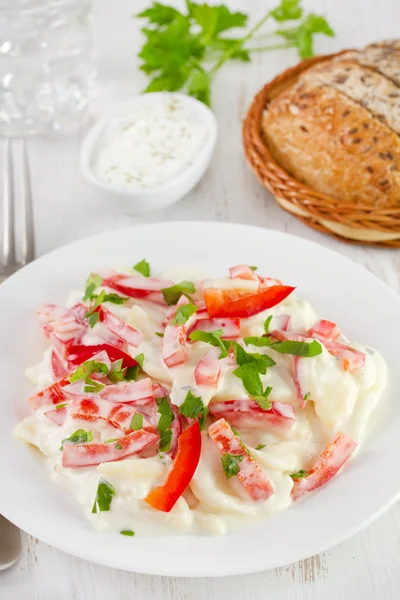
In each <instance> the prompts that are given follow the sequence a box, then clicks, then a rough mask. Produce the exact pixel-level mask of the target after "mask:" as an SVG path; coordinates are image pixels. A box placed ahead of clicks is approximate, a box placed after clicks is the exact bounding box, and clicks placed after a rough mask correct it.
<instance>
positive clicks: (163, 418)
mask: <svg viewBox="0 0 400 600" xmlns="http://www.w3.org/2000/svg"><path fill="white" fill-rule="evenodd" d="M158 400H160V402H159V404H158V411H157V412H158V414H159V415H160V418H159V421H158V425H157V428H158V432H159V434H160V452H168V450H169V449H170V447H171V441H172V429H171V423H172V421H174V419H175V416H174V413H173V412H172V408H171V406H170V404H169V401H168V398H167V397H165V398H159V399H158Z"/></svg>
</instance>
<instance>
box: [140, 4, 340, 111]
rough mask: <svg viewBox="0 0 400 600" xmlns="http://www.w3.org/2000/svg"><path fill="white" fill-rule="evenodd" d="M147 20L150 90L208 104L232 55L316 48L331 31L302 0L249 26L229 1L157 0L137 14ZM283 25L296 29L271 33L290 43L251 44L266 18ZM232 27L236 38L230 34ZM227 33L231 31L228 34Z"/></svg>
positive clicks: (143, 53)
mask: <svg viewBox="0 0 400 600" xmlns="http://www.w3.org/2000/svg"><path fill="white" fill-rule="evenodd" d="M137 16H138V17H139V18H141V19H146V20H147V27H143V28H142V30H141V31H142V33H143V35H144V37H145V43H144V45H143V47H142V49H141V51H140V53H139V57H140V58H141V59H142V61H143V62H142V64H141V67H140V69H141V70H142V71H143V72H144V73H146V74H147V75H149V76H150V77H151V80H150V82H149V85H148V86H147V88H146V90H145V91H146V92H153V91H162V90H168V91H176V90H180V89H183V91H185V92H187V93H189V94H190V95H191V96H194V97H195V98H197V99H199V100H200V101H201V102H204V103H205V104H210V100H211V86H212V82H213V80H214V77H215V75H216V73H217V72H218V71H219V69H220V68H221V67H222V66H223V65H224V64H225V63H226V62H227V61H228V60H231V59H238V60H243V61H249V60H250V57H251V56H252V53H253V52H261V51H268V50H274V49H277V48H279V47H285V48H286V47H289V48H290V47H294V48H296V49H297V51H298V53H299V54H300V56H309V55H310V54H311V53H312V52H313V36H314V35H315V34H317V33H322V34H324V35H333V31H332V29H331V28H330V27H329V25H328V23H327V21H326V20H325V19H324V18H323V17H321V16H318V15H314V14H312V13H311V14H309V15H306V16H303V10H302V8H301V0H280V2H279V4H278V6H276V7H275V8H273V9H271V10H269V11H268V12H266V13H265V14H264V15H263V16H262V17H261V19H260V20H259V21H258V22H257V23H256V24H255V25H254V26H253V27H252V28H251V29H249V30H247V31H246V30H244V31H243V28H245V27H246V26H247V20H248V19H247V15H246V14H245V13H243V12H234V11H231V10H230V9H229V8H228V7H227V6H226V5H222V4H221V5H214V4H213V5H209V4H206V3H197V2H193V1H192V0H186V11H185V12H184V11H179V10H176V9H175V8H173V7H171V6H168V5H164V4H162V3H160V2H153V4H152V6H150V7H149V8H147V9H146V10H144V11H142V12H141V13H140V14H139V15H137ZM268 20H270V21H271V22H275V23H276V22H277V23H279V24H281V23H284V22H286V21H293V22H295V26H294V27H290V28H288V29H278V30H277V31H275V32H272V34H274V33H275V34H278V35H280V36H282V37H284V38H285V40H286V43H285V44H280V45H272V46H271V45H270V46H253V45H250V46H249V45H248V43H249V42H251V41H255V39H254V36H255V34H256V33H257V32H258V30H259V29H260V28H261V27H262V26H263V25H264V24H265V23H266V22H267V21H268ZM234 29H238V30H239V35H238V36H232V35H231V32H232V30H234ZM227 31H229V35H228V36H226V35H224V34H225V32H227Z"/></svg>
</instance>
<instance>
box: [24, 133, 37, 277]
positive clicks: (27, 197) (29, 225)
mask: <svg viewBox="0 0 400 600" xmlns="http://www.w3.org/2000/svg"><path fill="white" fill-rule="evenodd" d="M21 171H22V173H21V182H22V184H21V241H22V264H23V265H26V264H27V263H29V262H31V260H33V259H34V258H35V239H34V233H33V211H32V192H31V178H30V173H29V159H28V152H27V148H26V140H25V139H23V140H22V147H21Z"/></svg>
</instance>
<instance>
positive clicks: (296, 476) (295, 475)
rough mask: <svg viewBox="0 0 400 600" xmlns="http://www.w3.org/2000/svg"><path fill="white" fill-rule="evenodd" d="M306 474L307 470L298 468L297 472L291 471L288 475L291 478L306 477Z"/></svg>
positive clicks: (307, 473)
mask: <svg viewBox="0 0 400 600" xmlns="http://www.w3.org/2000/svg"><path fill="white" fill-rule="evenodd" d="M307 475H309V472H308V471H304V469H300V471H297V473H292V474H291V475H290V477H291V478H292V479H303V477H307Z"/></svg>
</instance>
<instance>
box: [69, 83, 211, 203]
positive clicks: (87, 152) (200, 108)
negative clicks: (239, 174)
mask: <svg viewBox="0 0 400 600" xmlns="http://www.w3.org/2000/svg"><path fill="white" fill-rule="evenodd" d="M167 96H170V97H174V98H178V99H179V100H181V102H183V103H184V104H186V105H189V106H190V105H192V106H193V107H194V111H193V112H195V111H197V113H198V114H200V115H201V120H200V122H203V123H204V125H205V126H206V128H207V131H208V135H207V136H206V138H205V142H204V144H202V145H201V147H200V148H199V151H198V152H196V154H195V155H194V158H193V160H191V162H189V163H188V165H187V166H186V167H185V168H184V169H182V170H181V171H179V172H178V173H177V174H176V175H174V176H173V177H172V178H171V179H168V180H167V181H166V182H165V183H162V184H158V185H155V186H151V187H148V188H139V189H124V188H119V187H117V186H114V185H112V184H109V183H106V182H105V181H102V180H101V179H100V178H99V177H97V176H96V175H95V173H94V169H93V167H92V165H91V161H92V159H93V156H94V153H95V151H96V150H97V148H98V142H99V139H100V137H101V135H102V134H103V133H104V132H105V131H106V129H107V127H108V126H109V124H110V123H111V121H112V120H113V119H114V118H116V117H118V116H122V115H124V114H125V113H126V112H127V111H128V110H129V108H130V107H132V106H135V105H137V104H139V103H144V104H146V103H149V102H150V101H151V100H152V99H153V98H155V97H161V98H162V97H167ZM217 134H218V125H217V119H216V117H215V115H214V113H213V112H212V110H211V109H210V108H208V106H206V105H205V104H203V103H202V102H200V101H199V100H196V98H193V97H191V96H188V95H186V94H181V93H178V92H150V93H146V94H143V93H141V94H135V95H134V96H132V97H131V98H130V99H129V100H124V101H123V102H120V103H118V104H116V105H115V106H114V107H113V108H112V109H109V110H108V111H107V112H106V113H105V114H104V115H103V116H102V117H100V119H98V121H97V122H96V123H95V124H94V125H93V127H92V128H91V129H90V131H89V132H88V133H87V135H86V137H85V139H84V140H83V142H82V145H81V150H80V166H81V169H82V172H83V174H84V176H85V177H86V178H87V179H88V180H89V181H90V182H91V183H93V184H94V185H95V186H97V187H99V188H101V189H103V190H105V191H107V192H112V193H114V194H119V195H121V196H124V197H125V198H132V199H139V198H140V199H141V198H147V197H155V196H163V195H164V194H168V193H169V192H171V191H174V190H175V189H176V187H181V186H182V187H184V185H185V183H186V182H187V181H189V180H190V178H191V177H192V176H193V173H195V172H196V170H197V169H198V168H199V165H201V164H202V163H207V160H208V159H209V157H210V156H211V154H212V151H213V149H214V147H215V143H216V140H217ZM204 170H205V169H204Z"/></svg>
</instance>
